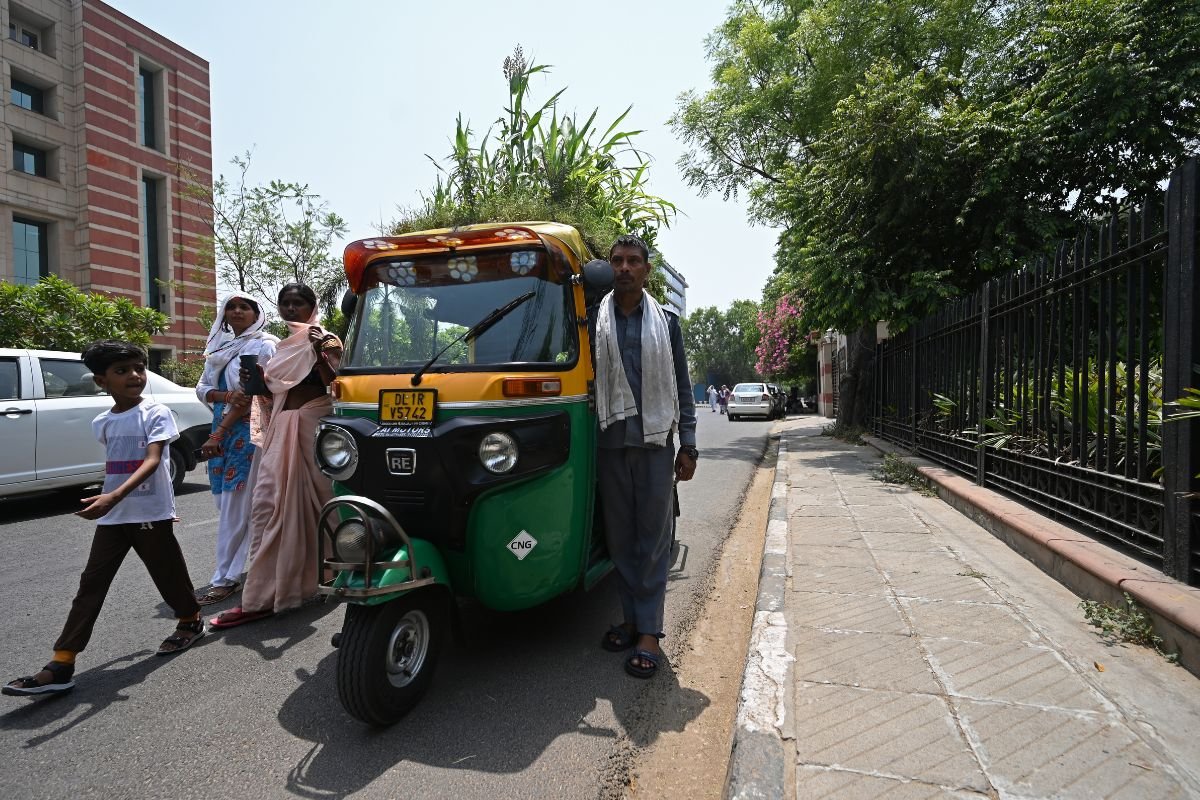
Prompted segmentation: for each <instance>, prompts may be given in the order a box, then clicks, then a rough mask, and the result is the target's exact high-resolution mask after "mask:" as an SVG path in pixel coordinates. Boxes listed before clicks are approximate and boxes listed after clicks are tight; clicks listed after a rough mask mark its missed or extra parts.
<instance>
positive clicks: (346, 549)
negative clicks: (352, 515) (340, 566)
mask: <svg viewBox="0 0 1200 800" xmlns="http://www.w3.org/2000/svg"><path fill="white" fill-rule="evenodd" d="M369 537H370V534H369V533H368V532H367V526H366V525H364V524H363V522H362V520H358V519H351V520H346V521H345V522H343V523H342V524H341V525H339V526H338V528H337V530H336V531H334V534H333V549H334V552H336V553H337V558H338V561H341V562H343V563H348V564H363V563H366V561H367V559H368V558H369V556H370V553H369V550H370V543H369V542H368V538H369Z"/></svg>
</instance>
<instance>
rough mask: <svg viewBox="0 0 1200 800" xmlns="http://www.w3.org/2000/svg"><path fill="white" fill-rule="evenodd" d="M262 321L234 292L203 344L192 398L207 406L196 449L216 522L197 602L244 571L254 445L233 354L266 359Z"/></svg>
mask: <svg viewBox="0 0 1200 800" xmlns="http://www.w3.org/2000/svg"><path fill="white" fill-rule="evenodd" d="M265 323H266V319H265V317H264V316H263V314H262V311H261V309H260V308H259V306H258V303H257V302H255V300H254V299H253V298H252V297H250V296H249V295H247V294H243V293H241V292H234V293H233V294H231V295H229V296H228V297H226V298H225V300H224V302H222V303H221V308H220V309H219V313H218V314H217V318H216V320H215V321H214V322H213V325H212V330H211V332H210V333H209V336H208V343H207V344H206V345H205V348H204V351H205V359H204V375H203V376H202V377H201V378H200V382H199V383H198V384H197V385H196V396H197V397H199V398H200V401H201V402H203V403H207V404H208V405H210V406H211V407H212V409H213V423H212V434H211V435H210V436H209V437H208V441H206V442H205V443H204V446H203V447H201V448H200V451H201V454H202V455H203V456H204V457H205V458H206V459H207V463H206V464H205V466H206V467H207V471H208V482H209V485H210V486H211V487H212V493H213V497H214V499H215V500H216V504H217V512H218V522H217V567H216V570H215V571H214V572H213V576H212V581H211V583H210V585H209V586H208V587H206V588H204V589H201V590H200V592H199V593H198V594H197V597H196V600H197V602H199V603H200V605H209V604H212V603H219V602H221V601H222V600H224V599H226V598H227V597H229V596H230V595H231V594H233V593H234V592H236V591H237V590H238V587H239V586H240V584H239V583H238V581H239V580H241V575H242V572H244V571H245V569H246V552H247V550H248V546H249V543H250V540H249V536H248V535H247V534H248V532H249V530H250V498H251V496H252V495H253V486H254V478H253V470H252V469H251V465H252V463H253V460H254V445H253V444H252V443H251V441H250V416H249V411H250V406H249V402H248V401H247V398H246V396H245V395H244V394H243V393H242V392H241V391H240V389H239V388H238V387H239V384H238V357H239V356H244V355H255V356H258V363H260V364H265V363H267V362H268V361H270V359H271V356H272V354H274V352H275V343H276V342H278V341H279V340H278V339H277V338H275V337H274V336H272V335H270V334H269V333H264V332H263V325H264V324H265Z"/></svg>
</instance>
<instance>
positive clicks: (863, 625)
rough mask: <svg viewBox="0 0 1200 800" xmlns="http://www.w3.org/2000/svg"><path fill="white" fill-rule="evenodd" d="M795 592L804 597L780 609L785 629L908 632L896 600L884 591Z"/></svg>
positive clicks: (905, 633)
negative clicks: (864, 592)
mask: <svg viewBox="0 0 1200 800" xmlns="http://www.w3.org/2000/svg"><path fill="white" fill-rule="evenodd" d="M797 594H803V595H805V596H804V597H803V598H802V599H800V600H798V601H797V602H795V603H792V604H790V606H789V607H787V608H785V609H784V614H785V615H786V617H787V622H788V627H789V628H794V627H807V628H823V629H825V630H842V631H859V632H862V633H896V634H901V635H908V634H909V632H910V626H909V624H908V622H906V621H905V619H904V618H903V617H902V616H901V613H900V606H899V603H898V602H897V601H896V600H895V599H893V598H892V597H890V596H888V595H887V594H884V593H880V594H877V595H868V594H835V593H832V592H797Z"/></svg>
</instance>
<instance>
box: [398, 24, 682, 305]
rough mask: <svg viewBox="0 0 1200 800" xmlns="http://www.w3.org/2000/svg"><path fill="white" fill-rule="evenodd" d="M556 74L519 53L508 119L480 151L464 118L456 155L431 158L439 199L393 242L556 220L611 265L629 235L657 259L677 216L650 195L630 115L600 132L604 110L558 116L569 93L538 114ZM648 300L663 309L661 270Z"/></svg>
mask: <svg viewBox="0 0 1200 800" xmlns="http://www.w3.org/2000/svg"><path fill="white" fill-rule="evenodd" d="M549 70H550V67H549V66H547V65H544V64H532V63H530V62H529V61H528V60H527V59H526V58H525V54H524V53H523V52H522V50H521V48H520V47H519V46H518V47H517V48H516V50H515V51H514V52H513V54H512V55H511V56H509V57H507V58H506V59H505V60H504V69H503V74H504V78H505V80H506V82H507V85H508V103H507V105H506V106H505V108H504V113H503V115H502V116H501V117H499V118H498V119H497V120H496V121H495V122H494V123H493V124H492V126H491V127H490V128H489V129H488V131H487V132H486V133H485V134H484V136H483V138H482V139H480V140H479V141H478V142H476V141H475V135H474V132H473V131H472V129H471V126H470V124H469V123H467V122H464V121H463V117H462V115H461V114H459V116H458V119H457V121H456V124H455V131H454V137H453V140H452V148H453V149H452V150H451V152H450V154H449V155H448V156H447V157H446V158H444V159H441V160H439V159H436V158H433V157H432V156H428V158H429V159H430V160H431V161H433V163H434V164H435V165H436V166H437V168H438V170H439V175H438V177H437V181H436V183H435V185H434V187H433V190H432V192H431V193H430V194H428V195H425V196H424V197H423V198H422V202H421V203H420V205H419V206H418V207H416V208H409V209H401V212H400V216H399V217H398V218H397V219H395V220H393V221H392V222H391V224H390V225H388V226H386V232H387V233H389V234H391V235H394V236H395V235H400V234H404V233H411V232H413V231H419V230H429V229H435V228H452V227H454V226H457V225H468V224H472V223H480V222H516V221H522V220H553V221H555V222H562V223H565V224H568V225H571V226H573V227H575V228H576V229H577V230H579V232H580V234H581V235H582V236H583V238H584V241H585V242H586V244H587V246H588V249H589V250H591V252H592V253H593V254H595V255H598V256H605V255H607V253H608V247H609V245H610V244H611V243H612V242H613V240H615V239H616V238H617V236H619V235H621V234H623V233H633V234H636V235H638V236H640V237H641V238H642V239H643V240H645V241H646V243H647V244H648V245H649V246H650V248H651V249H652V250H654V249H655V247H656V242H657V235H658V231H659V229H660V228H662V227H666V226H668V225H669V224H670V222H671V220H672V219H673V217H674V215H675V212H676V208H675V206H674V204H672V203H671V202H669V201H667V200H665V199H663V198H661V197H658V196H656V195H653V194H650V192H649V191H648V186H647V180H648V177H649V175H648V171H649V158H648V157H647V155H646V154H645V153H643V152H642V151H641V150H639V149H638V148H637V147H635V146H634V140H635V139H636V137H637V135H638V134H639V133H640V131H637V130H625V129H623V128H622V125H623V123H624V122H625V119H626V117H628V115H629V112H630V109H628V108H627V109H626V110H625V111H624V112H623V113H622V114H620V115H619V116H617V117H616V119H614V120H613V121H612V122H610V123H609V124H608V126H607V127H605V128H604V129H603V130H601V128H600V126H599V125H598V124H597V122H596V119H597V117H598V115H599V109H596V110H593V111H592V112H591V114H589V115H588V116H587V117H586V118H583V119H580V117H579V116H578V115H577V114H575V113H571V114H560V113H559V110H558V101H559V99H560V98H561V97H562V95H563V93H564V92H565V91H566V89H560V90H558V91H557V92H555V93H554V94H553V95H551V96H550V98H549V99H548V100H546V101H545V102H544V103H542V104H541V105H540V106H535V105H533V104H532V102H531V97H530V89H529V80H530V78H531V77H532V76H534V75H538V74H541V73H548V72H549ZM651 293H653V294H655V295H656V296H657V297H658V298H659V299H660V300H662V299H664V296H665V282H664V279H663V277H662V275H661V271H660V270H655V272H654V273H653V275H652V276H651Z"/></svg>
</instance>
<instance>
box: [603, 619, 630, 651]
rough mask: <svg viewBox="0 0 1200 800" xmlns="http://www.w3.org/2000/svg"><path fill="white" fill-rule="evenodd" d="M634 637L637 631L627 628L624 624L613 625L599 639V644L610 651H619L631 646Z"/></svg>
mask: <svg viewBox="0 0 1200 800" xmlns="http://www.w3.org/2000/svg"><path fill="white" fill-rule="evenodd" d="M636 638H637V633H636V632H635V631H631V630H629V628H628V627H626V626H625V625H613V626H612V627H611V628H609V629H608V633H606V634H604V638H603V639H601V640H600V646H601V647H603V648H604V649H605V650H607V651H608V652H610V653H620V652H621V651H622V650H628V649H629V648H631V647H633V642H634V640H635V639H636Z"/></svg>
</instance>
